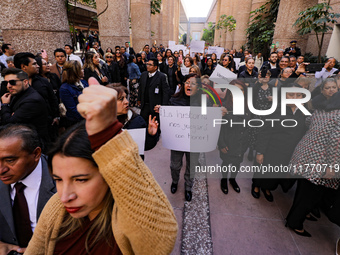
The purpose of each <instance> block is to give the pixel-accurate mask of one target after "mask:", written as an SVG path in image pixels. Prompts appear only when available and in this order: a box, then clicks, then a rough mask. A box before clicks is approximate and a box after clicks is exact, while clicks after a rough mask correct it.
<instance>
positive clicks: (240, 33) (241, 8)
mask: <svg viewBox="0 0 340 255" xmlns="http://www.w3.org/2000/svg"><path fill="white" fill-rule="evenodd" d="M251 7H252V0H244V1H242V4H240V3H239V1H237V0H234V8H233V13H234V14H233V16H234V18H235V19H236V29H235V31H234V37H233V45H232V46H231V47H232V48H235V49H239V48H241V46H242V45H244V44H246V42H247V35H246V31H245V30H246V29H247V27H248V22H249V16H250V11H251Z"/></svg>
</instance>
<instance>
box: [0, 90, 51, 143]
mask: <svg viewBox="0 0 340 255" xmlns="http://www.w3.org/2000/svg"><path fill="white" fill-rule="evenodd" d="M0 114H1V124H2V125H5V124H8V123H21V124H28V125H32V126H34V127H35V128H36V130H37V132H38V134H39V136H40V138H41V139H42V140H43V142H44V143H45V144H48V143H49V142H50V138H49V135H48V128H47V126H48V124H50V123H48V112H47V105H46V102H45V100H44V99H43V98H42V96H41V95H40V94H39V93H38V92H37V91H36V90H35V89H33V88H32V87H28V88H27V89H26V90H25V91H23V92H21V93H20V94H18V95H16V96H14V97H13V98H11V102H10V104H9V105H3V106H2V107H1V111H0Z"/></svg>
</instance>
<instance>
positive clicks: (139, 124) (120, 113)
mask: <svg viewBox="0 0 340 255" xmlns="http://www.w3.org/2000/svg"><path fill="white" fill-rule="evenodd" d="M114 89H115V90H116V91H117V93H118V95H117V119H118V120H119V122H120V123H122V124H123V129H136V128H145V129H146V136H145V147H144V150H145V151H147V150H151V149H153V148H154V147H155V146H156V144H157V142H158V139H159V132H158V121H157V120H156V117H153V119H151V115H149V124H148V125H147V123H146V122H145V120H144V119H143V118H142V117H141V116H140V115H139V114H137V113H135V112H134V111H133V110H131V109H129V100H128V99H127V95H128V93H129V92H128V90H127V88H126V87H124V86H120V87H114ZM141 156H142V158H143V159H144V155H141Z"/></svg>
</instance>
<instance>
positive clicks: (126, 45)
mask: <svg viewBox="0 0 340 255" xmlns="http://www.w3.org/2000/svg"><path fill="white" fill-rule="evenodd" d="M125 48H126V52H127V53H129V55H136V52H135V50H134V49H133V48H132V47H130V44H129V42H125Z"/></svg>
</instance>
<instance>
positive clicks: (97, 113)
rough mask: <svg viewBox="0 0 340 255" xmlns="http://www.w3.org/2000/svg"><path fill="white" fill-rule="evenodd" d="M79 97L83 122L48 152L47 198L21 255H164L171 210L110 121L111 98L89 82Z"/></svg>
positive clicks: (171, 236)
mask: <svg viewBox="0 0 340 255" xmlns="http://www.w3.org/2000/svg"><path fill="white" fill-rule="evenodd" d="M89 84H90V87H89V88H86V89H84V92H83V94H82V95H80V96H79V104H78V111H79V113H80V114H81V115H82V117H83V118H84V119H86V123H85V124H84V123H82V125H77V126H74V127H72V129H70V130H68V131H67V132H66V133H65V134H64V135H63V136H62V137H60V140H59V141H58V142H57V144H56V147H55V148H54V149H53V150H52V151H51V152H50V155H49V157H48V164H49V168H50V171H51V174H52V175H53V179H54V180H55V181H56V186H57V192H58V194H56V195H54V196H53V197H52V198H51V199H50V200H49V201H48V203H47V204H46V206H45V208H44V210H43V211H42V213H41V216H40V218H39V222H38V224H37V227H36V229H35V231H34V234H33V237H32V239H31V241H30V243H29V245H28V247H27V249H26V252H25V254H28V255H33V254H34V255H36V254H48V255H49V254H116V255H118V254H157V255H158V254H164V255H165V254H170V253H171V251H172V249H173V247H174V245H175V242H176V236H177V230H178V226H177V221H176V217H175V215H174V212H173V209H172V206H171V204H170V203H169V201H168V199H167V197H166V196H165V194H164V192H163V191H162V189H161V188H160V186H159V185H158V184H157V182H156V180H155V179H154V177H153V175H152V173H151V171H150V170H149V169H148V167H147V166H146V165H145V164H144V162H143V161H142V159H141V158H140V157H139V155H138V147H137V144H136V143H135V142H134V140H133V139H132V137H131V136H130V135H129V133H128V132H127V131H122V130H121V127H122V124H121V123H119V122H118V120H117V113H116V112H117V104H116V102H117V92H116V91H115V90H113V89H110V88H107V87H104V86H98V85H99V83H98V82H97V81H96V80H94V78H90V79H89Z"/></svg>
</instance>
